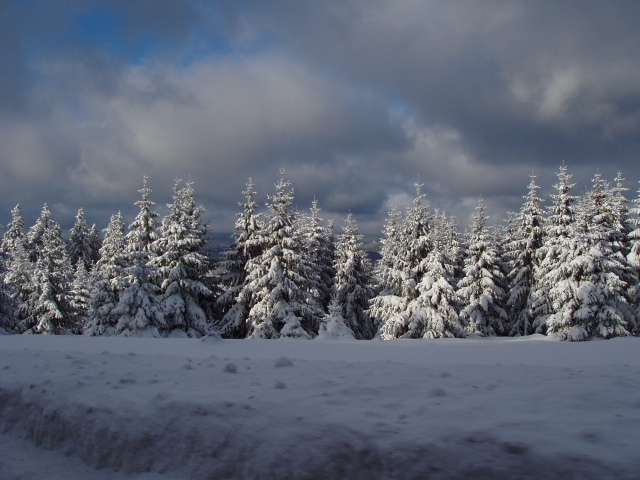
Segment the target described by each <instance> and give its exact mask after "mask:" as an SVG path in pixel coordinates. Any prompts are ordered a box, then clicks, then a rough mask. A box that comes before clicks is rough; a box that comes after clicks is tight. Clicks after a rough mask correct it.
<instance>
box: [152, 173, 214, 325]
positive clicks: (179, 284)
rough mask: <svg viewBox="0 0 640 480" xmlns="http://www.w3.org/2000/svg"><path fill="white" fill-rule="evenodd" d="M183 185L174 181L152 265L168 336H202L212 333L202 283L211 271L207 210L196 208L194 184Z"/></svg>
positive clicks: (205, 291)
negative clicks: (154, 270) (203, 251)
mask: <svg viewBox="0 0 640 480" xmlns="http://www.w3.org/2000/svg"><path fill="white" fill-rule="evenodd" d="M181 183H182V181H181V180H176V182H175V185H174V188H173V203H171V204H169V205H167V206H168V208H169V211H168V213H167V215H166V216H165V217H164V218H163V219H162V227H161V229H160V237H159V238H158V240H156V241H155V242H154V243H153V250H154V251H155V252H156V253H157V256H156V257H154V258H152V259H151V260H150V262H149V264H150V265H151V266H153V267H156V268H157V269H158V280H157V281H158V285H159V287H160V302H161V303H162V308H163V311H164V319H165V322H166V323H167V328H168V331H167V333H168V334H169V335H187V336H190V337H200V336H203V335H206V334H207V333H208V331H209V323H208V321H207V317H206V314H205V312H204V309H203V302H204V298H205V297H206V296H208V295H211V291H210V290H209V289H208V288H207V287H206V286H205V285H204V284H203V283H202V281H201V279H202V277H203V275H204V274H205V273H206V271H207V269H208V268H209V265H208V258H207V256H206V255H204V254H203V253H202V249H203V247H204V246H205V244H206V242H207V226H206V225H205V224H204V223H203V220H202V214H203V213H204V207H202V206H196V193H195V190H194V189H193V183H191V182H188V183H187V184H186V185H185V186H184V187H182V188H181Z"/></svg>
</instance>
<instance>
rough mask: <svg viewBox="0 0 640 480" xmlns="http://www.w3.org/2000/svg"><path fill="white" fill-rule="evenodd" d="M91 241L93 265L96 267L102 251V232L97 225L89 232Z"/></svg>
mask: <svg viewBox="0 0 640 480" xmlns="http://www.w3.org/2000/svg"><path fill="white" fill-rule="evenodd" d="M89 241H90V245H91V263H92V264H93V265H95V264H96V263H98V260H100V249H101V248H102V238H100V232H99V231H98V227H96V224H95V223H94V224H93V225H92V226H91V230H90V231H89Z"/></svg>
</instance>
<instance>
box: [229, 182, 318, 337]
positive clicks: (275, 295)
mask: <svg viewBox="0 0 640 480" xmlns="http://www.w3.org/2000/svg"><path fill="white" fill-rule="evenodd" d="M269 200H270V203H268V204H267V206H268V207H269V210H270V211H271V215H270V218H269V220H268V221H266V222H265V224H264V226H263V228H262V234H261V236H260V238H261V239H262V242H263V243H262V244H261V245H260V246H259V249H260V251H261V253H260V254H259V255H258V256H256V257H254V258H251V259H249V261H248V262H247V265H246V269H247V279H246V283H245V286H244V288H243V289H242V291H241V292H240V294H239V296H238V301H239V302H246V303H247V305H248V306H249V313H248V316H247V323H248V325H249V331H248V337H249V338H279V337H302V338H311V337H313V336H315V334H316V333H317V331H318V325H319V322H320V319H321V318H322V312H321V311H320V309H319V308H318V304H317V302H316V300H315V299H314V298H313V296H312V295H311V294H310V293H309V292H310V285H309V283H308V281H307V278H308V275H309V274H310V272H309V271H308V263H307V262H306V261H305V258H304V250H303V242H302V239H301V238H300V237H299V236H298V235H297V232H296V231H295V229H294V228H293V224H294V221H295V219H294V212H293V208H292V204H293V189H292V188H291V182H289V181H287V180H285V177H284V171H283V170H281V172H280V180H279V182H278V183H277V184H276V193H275V195H273V196H271V195H270V196H269Z"/></svg>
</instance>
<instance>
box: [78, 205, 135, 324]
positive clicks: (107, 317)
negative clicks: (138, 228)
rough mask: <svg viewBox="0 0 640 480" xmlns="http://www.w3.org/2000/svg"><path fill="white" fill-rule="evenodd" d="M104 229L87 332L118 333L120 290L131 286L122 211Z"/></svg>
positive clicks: (94, 272) (95, 272)
mask: <svg viewBox="0 0 640 480" xmlns="http://www.w3.org/2000/svg"><path fill="white" fill-rule="evenodd" d="M104 232H105V235H104V242H103V244H102V247H101V248H100V260H98V262H97V263H96V265H95V267H94V269H93V274H94V286H93V290H92V293H91V299H90V301H89V306H90V312H89V321H88V322H87V325H86V328H85V331H84V333H85V335H114V334H115V333H116V326H117V325H118V321H119V320H120V312H119V311H117V310H116V307H117V306H118V303H119V301H120V293H121V292H123V291H124V290H125V289H126V288H127V287H128V284H127V279H126V272H125V270H126V268H127V267H128V266H129V256H128V254H127V251H126V238H125V234H124V222H123V221H122V214H121V213H120V212H118V213H117V214H116V215H112V216H111V220H110V221H109V226H108V227H107V228H106V229H105V231H104Z"/></svg>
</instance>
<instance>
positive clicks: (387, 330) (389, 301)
mask: <svg viewBox="0 0 640 480" xmlns="http://www.w3.org/2000/svg"><path fill="white" fill-rule="evenodd" d="M415 186H416V198H415V200H414V202H413V206H412V207H410V208H409V209H407V212H406V215H405V218H404V222H403V224H402V229H401V231H400V233H399V235H397V239H398V242H397V244H396V246H395V248H394V249H395V251H396V254H395V256H394V257H393V260H392V263H391V266H390V268H389V267H386V271H385V273H384V274H386V276H387V279H386V281H387V285H385V287H386V288H387V289H388V290H387V291H384V290H383V291H382V292H381V293H380V294H379V295H378V296H377V297H375V298H374V299H373V300H372V301H371V310H370V314H371V315H372V316H373V317H374V318H376V319H377V320H376V324H377V325H379V329H380V333H381V338H383V339H385V340H389V339H393V338H400V337H410V338H414V337H415V336H416V335H417V334H416V332H415V330H414V329H412V326H411V314H412V312H413V308H414V306H415V303H413V302H414V301H415V300H416V299H417V298H418V297H419V295H420V292H419V290H418V284H419V283H420V281H421V280H422V277H423V276H424V274H425V273H426V267H427V265H426V262H425V260H426V258H427V255H428V254H429V252H430V251H431V250H432V249H433V241H432V238H431V234H432V232H431V230H432V229H431V222H432V218H431V215H430V214H429V207H428V205H425V204H424V203H423V200H424V198H425V197H426V195H425V194H423V193H422V185H421V184H416V185H415ZM393 222H394V218H393V217H390V219H389V223H388V225H387V227H388V228H393Z"/></svg>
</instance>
